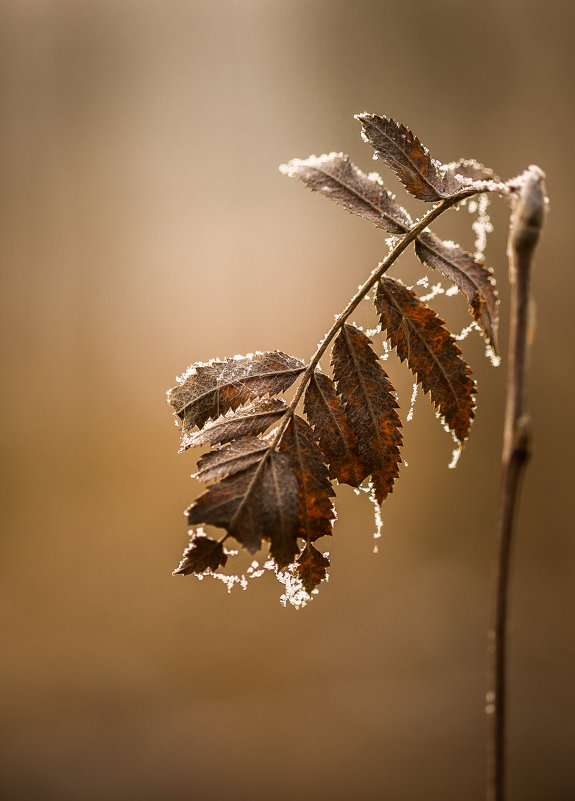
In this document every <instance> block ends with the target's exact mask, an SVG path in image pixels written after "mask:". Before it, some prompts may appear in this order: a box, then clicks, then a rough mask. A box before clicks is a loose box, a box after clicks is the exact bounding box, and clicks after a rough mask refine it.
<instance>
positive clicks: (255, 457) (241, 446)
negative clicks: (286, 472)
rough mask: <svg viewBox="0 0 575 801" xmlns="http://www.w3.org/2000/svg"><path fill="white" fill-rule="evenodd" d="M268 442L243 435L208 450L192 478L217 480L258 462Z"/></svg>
mask: <svg viewBox="0 0 575 801" xmlns="http://www.w3.org/2000/svg"><path fill="white" fill-rule="evenodd" d="M269 447H270V443H269V442H267V441H266V440H265V439H261V438H260V437H245V438H244V439H239V440H237V441H236V442H232V443H230V444H229V445H225V446H224V447H223V448H217V449H216V450H213V451H209V453H206V454H204V456H202V458H201V459H200V461H199V462H198V472H197V473H195V474H194V475H193V476H192V478H197V479H199V480H200V481H219V480H220V479H222V478H225V476H231V475H234V474H235V473H239V472H240V471H241V470H245V469H246V467H250V466H251V465H252V464H254V463H255V462H259V460H260V459H261V458H262V456H263V455H264V453H265V452H266V451H267V450H268V449H269Z"/></svg>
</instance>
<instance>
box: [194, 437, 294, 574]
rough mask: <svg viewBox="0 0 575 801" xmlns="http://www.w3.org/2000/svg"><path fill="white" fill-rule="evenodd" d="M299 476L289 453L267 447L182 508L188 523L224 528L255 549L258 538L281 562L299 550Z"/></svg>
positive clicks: (290, 560)
mask: <svg viewBox="0 0 575 801" xmlns="http://www.w3.org/2000/svg"><path fill="white" fill-rule="evenodd" d="M298 490H299V487H298V480H297V476H296V472H295V468H294V465H293V462H292V460H291V458H290V457H289V456H288V455H287V454H285V453H278V452H277V451H275V450H272V449H268V450H267V451H265V452H263V454H262V457H261V458H260V459H259V460H258V461H257V462H255V463H254V464H252V465H251V466H250V467H248V468H246V469H244V470H242V471H241V472H239V473H235V474H233V475H230V476H228V477H227V478H224V479H223V480H222V481H220V482H219V483H217V484H212V485H211V486H210V487H209V488H208V489H207V491H206V492H205V493H204V494H203V495H201V496H200V497H199V498H198V499H197V500H196V501H195V502H194V503H193V504H192V505H191V506H190V507H189V509H187V511H186V514H187V518H188V523H189V524H190V525H192V526H193V525H198V524H206V525H212V526H219V527H220V528H224V529H225V530H226V531H227V532H228V534H229V535H230V536H232V537H234V538H235V539H236V540H237V541H238V542H239V543H241V544H242V545H243V546H244V547H245V548H247V549H248V550H249V551H251V552H252V553H254V552H255V551H258V550H259V549H260V547H261V544H262V540H267V541H269V542H270V555H271V556H272V557H273V558H274V559H275V561H276V563H277V564H278V565H279V567H285V566H286V565H288V564H289V563H290V562H292V561H293V558H294V557H295V555H296V554H297V553H298V550H299V549H298V546H297V537H298V535H299V531H300V522H299V511H300V510H299V494H298Z"/></svg>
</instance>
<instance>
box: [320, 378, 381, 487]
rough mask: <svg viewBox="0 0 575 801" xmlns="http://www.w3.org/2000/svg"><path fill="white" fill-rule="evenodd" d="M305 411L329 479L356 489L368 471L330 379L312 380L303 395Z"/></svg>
mask: <svg viewBox="0 0 575 801" xmlns="http://www.w3.org/2000/svg"><path fill="white" fill-rule="evenodd" d="M304 411H305V413H306V415H307V419H308V420H309V421H310V423H311V424H312V426H313V429H314V433H315V436H316V438H317V440H318V442H319V445H320V448H321V449H322V451H323V453H324V456H325V458H326V460H327V463H328V465H329V477H330V478H335V479H337V480H338V481H339V483H340V484H350V485H351V486H352V487H359V485H360V484H361V482H362V481H363V479H364V478H365V477H366V475H368V472H369V471H368V470H367V467H366V464H365V461H364V459H363V456H362V455H361V453H360V451H359V448H358V444H357V436H356V434H355V433H354V431H353V430H352V428H351V426H350V424H349V423H348V421H347V418H346V416H345V412H344V409H343V404H342V401H341V398H340V397H339V395H337V393H336V391H335V387H334V385H333V381H332V380H331V378H329V377H328V376H327V375H325V374H324V373H317V372H316V373H315V375H314V376H312V378H311V380H310V382H309V385H308V388H307V390H306V393H305V403H304Z"/></svg>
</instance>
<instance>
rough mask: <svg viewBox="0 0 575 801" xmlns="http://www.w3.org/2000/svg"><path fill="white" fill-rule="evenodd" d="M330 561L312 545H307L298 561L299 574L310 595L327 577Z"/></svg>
mask: <svg viewBox="0 0 575 801" xmlns="http://www.w3.org/2000/svg"><path fill="white" fill-rule="evenodd" d="M329 565H330V562H329V559H328V558H327V557H326V556H324V555H323V554H322V553H320V551H318V550H317V548H314V547H313V545H312V544H311V543H309V542H308V543H306V545H305V547H304V549H303V551H302V552H301V553H300V555H299V558H298V560H297V574H298V576H299V577H300V579H301V582H302V584H303V586H304V589H305V591H306V592H308V593H310V592H311V591H312V590H313V589H314V588H315V587H317V585H318V584H320V582H322V581H324V580H325V578H326V576H327V568H328V567H329Z"/></svg>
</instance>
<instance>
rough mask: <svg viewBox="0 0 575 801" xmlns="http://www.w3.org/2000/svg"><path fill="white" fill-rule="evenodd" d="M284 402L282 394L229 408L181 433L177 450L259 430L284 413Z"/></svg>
mask: <svg viewBox="0 0 575 801" xmlns="http://www.w3.org/2000/svg"><path fill="white" fill-rule="evenodd" d="M286 409H287V404H286V402H285V401H284V400H283V398H265V399H264V400H255V401H254V402H253V403H250V404H248V405H247V406H243V407H242V408H241V409H237V410H233V409H232V410H230V411H229V412H226V414H224V415H222V416H221V417H218V418H217V420H214V421H213V422H210V423H206V425H205V426H204V427H203V428H202V429H201V431H193V432H192V433H191V434H186V435H184V437H182V447H181V448H180V451H183V450H187V449H188V448H193V447H196V446H197V445H207V444H209V445H216V444H217V443H225V442H231V441H232V440H234V439H241V438H242V437H247V436H256V435H257V434H263V432H264V431H265V430H266V429H268V428H269V427H270V426H271V425H272V424H273V423H275V422H277V421H278V420H279V419H280V417H282V415H283V414H284V413H285V411H286Z"/></svg>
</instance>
